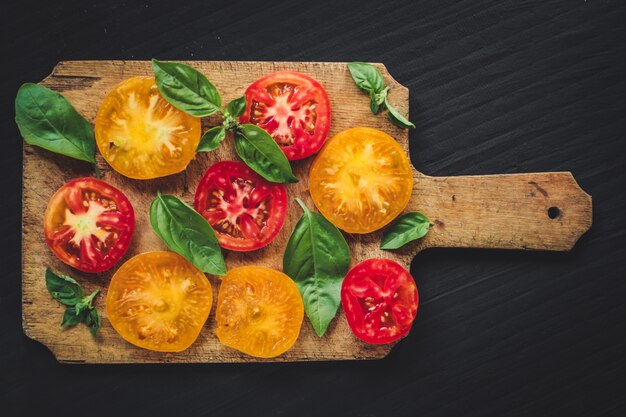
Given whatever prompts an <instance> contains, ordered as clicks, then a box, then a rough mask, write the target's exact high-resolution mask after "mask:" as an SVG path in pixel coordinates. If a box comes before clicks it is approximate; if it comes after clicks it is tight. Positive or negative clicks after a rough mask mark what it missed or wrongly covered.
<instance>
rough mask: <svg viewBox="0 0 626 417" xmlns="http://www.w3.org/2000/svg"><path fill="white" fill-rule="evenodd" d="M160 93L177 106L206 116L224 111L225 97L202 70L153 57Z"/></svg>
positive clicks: (193, 113) (190, 112) (191, 112)
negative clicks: (221, 95) (223, 99)
mask: <svg viewBox="0 0 626 417" xmlns="http://www.w3.org/2000/svg"><path fill="white" fill-rule="evenodd" d="M152 70H153V71H154V76H155V78H156V83H157V86H158V87H159V92H160V93H161V95H162V96H163V97H165V99H166V100H167V101H169V102H170V103H171V104H172V105H173V106H174V107H176V108H177V109H180V110H182V111H184V112H185V113H189V114H190V115H192V116H196V117H204V116H210V115H212V114H215V113H217V112H219V111H220V110H221V107H222V98H221V97H220V94H219V93H218V92H217V89H216V88H215V86H214V85H213V84H211V82H210V81H209V80H208V79H207V77H205V76H204V75H203V74H202V73H201V72H200V71H198V70H196V69H194V68H192V67H190V66H189V65H185V64H181V63H177V62H161V61H157V60H156V59H153V60H152Z"/></svg>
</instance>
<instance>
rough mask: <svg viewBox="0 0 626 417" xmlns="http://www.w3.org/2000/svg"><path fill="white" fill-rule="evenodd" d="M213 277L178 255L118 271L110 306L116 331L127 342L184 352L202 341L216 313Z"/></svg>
mask: <svg viewBox="0 0 626 417" xmlns="http://www.w3.org/2000/svg"><path fill="white" fill-rule="evenodd" d="M212 302H213V292H212V290H211V284H210V282H209V280H208V279H207V277H206V276H205V275H204V274H203V273H202V272H200V271H199V270H198V269H196V268H195V267H194V266H193V265H191V264H190V263H189V262H188V261H187V260H186V259H185V258H183V257H182V256H180V255H178V254H176V253H173V252H148V253H142V254H139V255H137V256H135V257H133V258H131V259H130V260H128V261H126V263H124V264H123V265H122V266H121V267H120V269H118V270H117V272H116V273H115V275H113V278H111V284H110V285H109V290H108V294H107V300H106V312H107V316H108V318H109V321H110V322H111V325H112V326H113V328H114V329H115V330H116V331H117V332H118V333H119V334H120V336H122V337H123V338H124V340H126V341H127V342H130V343H132V344H133V345H137V346H139V347H142V348H144V349H150V350H156V351H159V352H180V351H181V350H185V349H187V348H188V347H189V346H191V344H192V343H193V342H194V341H195V340H196V339H197V338H198V335H199V334H200V330H201V329H202V326H204V323H205V322H206V320H207V318H208V317H209V312H210V311H211V304H212Z"/></svg>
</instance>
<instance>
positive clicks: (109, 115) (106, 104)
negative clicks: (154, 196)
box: [95, 77, 200, 179]
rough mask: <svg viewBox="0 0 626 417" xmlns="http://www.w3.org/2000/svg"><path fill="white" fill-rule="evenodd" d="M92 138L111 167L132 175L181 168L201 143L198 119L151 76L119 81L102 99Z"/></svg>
mask: <svg viewBox="0 0 626 417" xmlns="http://www.w3.org/2000/svg"><path fill="white" fill-rule="evenodd" d="M95 135H96V143H97V144H98V149H100V153H101V154H102V156H103V157H104V159H106V161H107V162H108V163H109V165H111V167H112V168H113V169H114V170H116V171H117V172H119V173H120V174H122V175H125V176H127V177H130V178H135V179H150V178H157V177H163V176H165V175H171V174H175V173H177V172H180V171H182V170H184V169H185V168H186V167H187V165H188V164H189V162H190V161H191V160H192V159H193V158H194V156H195V154H196V148H197V147H198V143H199V142H200V119H199V118H196V117H193V116H191V115H189V114H187V113H185V112H183V111H181V110H178V109H177V108H176V107H174V106H172V105H171V104H170V103H169V102H168V101H167V100H165V99H164V98H163V97H162V96H161V95H160V94H159V89H158V88H157V86H156V83H155V80H154V78H149V77H133V78H129V79H128V80H125V81H122V82H121V83H119V84H118V85H117V86H115V88H113V90H112V91H111V92H110V93H109V94H108V95H107V97H106V98H105V99H104V101H103V102H102V105H101V106H100V109H99V110H98V115H97V116H96V126H95Z"/></svg>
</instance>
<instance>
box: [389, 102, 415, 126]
mask: <svg viewBox="0 0 626 417" xmlns="http://www.w3.org/2000/svg"><path fill="white" fill-rule="evenodd" d="M385 106H386V107H387V109H388V110H389V112H388V113H387V117H388V118H389V120H391V123H393V124H394V125H396V126H398V127H401V128H402V129H409V128H410V129H415V125H414V124H413V123H411V122H410V121H409V120H408V119H407V118H406V117H404V116H403V115H401V114H400V113H398V111H397V110H396V109H395V108H393V107H392V106H391V104H389V102H388V101H387V98H386V97H385Z"/></svg>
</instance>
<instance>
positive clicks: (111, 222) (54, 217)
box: [44, 178, 135, 272]
mask: <svg viewBox="0 0 626 417" xmlns="http://www.w3.org/2000/svg"><path fill="white" fill-rule="evenodd" d="M134 228H135V212H134V210H133V206H132V205H131V204H130V201H128V198H126V196H125V195H124V194H123V193H122V192H121V191H120V190H118V189H117V188H115V187H113V186H112V185H110V184H107V183H106V182H104V181H101V180H98V179H95V178H77V179H75V180H72V181H70V182H68V183H67V184H65V185H64V186H62V187H61V188H59V190H58V191H57V192H56V193H55V194H54V195H53V196H52V198H51V199H50V202H49V203H48V208H47V209H46V213H45V215H44V235H45V237H46V242H47V243H48V246H49V247H50V249H51V250H52V252H53V253H54V254H55V255H56V256H57V257H58V258H59V259H60V260H61V261H63V262H65V263H66V264H68V265H70V266H72V267H74V268H76V269H78V270H81V271H84V272H102V271H106V270H107V269H109V268H111V267H112V266H113V265H114V264H115V263H116V262H117V261H119V260H120V259H121V258H122V256H124V254H125V253H126V250H127V249H128V246H129V245H130V240H131V237H132V235H133V229H134Z"/></svg>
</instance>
